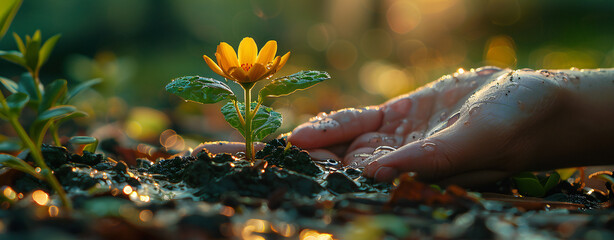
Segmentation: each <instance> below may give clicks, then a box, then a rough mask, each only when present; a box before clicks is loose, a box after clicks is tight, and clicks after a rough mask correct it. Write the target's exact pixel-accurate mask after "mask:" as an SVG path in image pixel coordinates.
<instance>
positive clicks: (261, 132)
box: [252, 106, 282, 141]
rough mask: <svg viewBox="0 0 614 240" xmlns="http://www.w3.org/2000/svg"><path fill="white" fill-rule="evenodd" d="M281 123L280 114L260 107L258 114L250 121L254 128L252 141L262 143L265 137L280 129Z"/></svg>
mask: <svg viewBox="0 0 614 240" xmlns="http://www.w3.org/2000/svg"><path fill="white" fill-rule="evenodd" d="M281 122H282V117H281V113H278V112H275V111H273V109H272V108H270V107H267V106H260V108H259V109H258V113H257V114H256V116H255V117H254V119H253V121H252V126H253V128H254V133H253V134H252V138H253V139H254V141H262V139H264V138H265V137H266V136H268V135H269V134H271V133H273V132H275V130H277V129H278V128H279V127H281Z"/></svg>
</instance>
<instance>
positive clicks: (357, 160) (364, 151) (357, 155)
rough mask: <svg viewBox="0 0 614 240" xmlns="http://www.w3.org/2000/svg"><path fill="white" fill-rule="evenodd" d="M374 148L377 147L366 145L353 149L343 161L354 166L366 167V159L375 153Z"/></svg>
mask: <svg viewBox="0 0 614 240" xmlns="http://www.w3.org/2000/svg"><path fill="white" fill-rule="evenodd" d="M373 150H375V148H372V147H364V148H359V149H356V150H354V151H351V152H349V153H348V154H346V155H345V157H344V158H343V162H342V163H343V165H348V166H352V167H364V166H365V165H367V162H366V161H367V160H368V159H369V158H370V157H371V156H372V155H373Z"/></svg>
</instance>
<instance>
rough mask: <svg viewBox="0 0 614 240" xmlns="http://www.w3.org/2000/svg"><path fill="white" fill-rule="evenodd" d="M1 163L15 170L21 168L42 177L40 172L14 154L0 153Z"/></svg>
mask: <svg viewBox="0 0 614 240" xmlns="http://www.w3.org/2000/svg"><path fill="white" fill-rule="evenodd" d="M0 164H2V165H4V166H7V167H10V168H12V169H15V170H19V171H22V172H25V173H27V174H30V175H32V176H35V177H37V178H41V176H40V174H38V173H37V172H36V171H35V170H34V168H33V167H32V166H30V164H28V163H26V162H25V161H24V160H21V159H19V158H16V157H14V156H12V155H8V154H4V153H0Z"/></svg>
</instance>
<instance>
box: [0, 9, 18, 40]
mask: <svg viewBox="0 0 614 240" xmlns="http://www.w3.org/2000/svg"><path fill="white" fill-rule="evenodd" d="M21 2H22V0H2V4H0V39H2V37H4V34H6V31H8V30H9V26H11V22H12V21H13V18H14V17H15V15H16V14H17V10H19V6H21Z"/></svg>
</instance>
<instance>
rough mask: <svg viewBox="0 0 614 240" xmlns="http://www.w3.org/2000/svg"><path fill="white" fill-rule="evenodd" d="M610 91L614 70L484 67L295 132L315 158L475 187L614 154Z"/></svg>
mask: <svg viewBox="0 0 614 240" xmlns="http://www.w3.org/2000/svg"><path fill="white" fill-rule="evenodd" d="M612 93H614V70H612V69H609V70H594V71H588V70H587V71H584V70H582V71H578V70H563V71H545V70H538V71H533V70H518V71H511V70H509V69H499V68H494V67H485V68H480V69H477V70H475V71H469V72H464V71H459V72H457V73H455V74H454V75H451V76H444V77H442V78H441V79H439V80H437V81H435V82H433V83H431V84H429V85H427V86H425V87H423V88H420V89H418V90H416V91H414V92H412V93H409V94H407V95H403V96H400V97H397V98H395V99H392V100H390V101H388V102H386V103H384V104H381V105H379V106H371V107H367V108H363V109H346V110H341V111H338V112H334V113H331V114H320V115H318V116H317V117H316V118H314V119H313V120H312V121H310V122H308V123H305V124H302V125H301V126H299V127H297V128H296V129H295V130H294V131H293V132H292V134H291V135H290V136H289V138H288V140H289V141H290V142H291V143H292V144H294V145H297V146H299V147H302V148H304V149H307V150H308V151H309V152H310V153H311V155H312V157H314V158H320V159H325V158H332V159H336V160H341V161H342V162H343V163H344V164H347V165H356V166H365V169H364V174H365V175H366V176H368V177H374V178H375V179H376V180H378V181H390V180H391V179H393V178H394V177H396V176H397V175H398V174H399V173H401V172H408V171H413V172H417V173H418V176H419V177H420V178H422V179H423V180H427V181H438V182H439V183H440V184H444V185H446V184H450V183H455V184H459V185H465V186H475V185H480V184H481V183H488V182H492V181H495V180H498V179H501V178H504V177H506V176H509V175H511V174H513V173H515V172H518V171H523V170H545V169H553V168H560V167H568V166H578V165H589V164H599V163H604V162H606V161H611V159H613V158H611V157H612V156H613V155H614V154H613V153H612V150H611V146H612V139H614V129H613V127H612V126H611V125H612V124H611V120H614V116H613V112H614V111H612V110H614V109H612V106H614V105H613V104H614V101H613V99H612V98H613V97H612V96H611V95H614V94H612ZM604 108H605V109H604ZM382 146H384V147H382ZM376 149H377V151H376ZM395 149H396V150H395ZM607 157H610V158H609V159H608V158H607ZM605 159H608V160H605ZM583 161H584V162H583Z"/></svg>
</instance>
